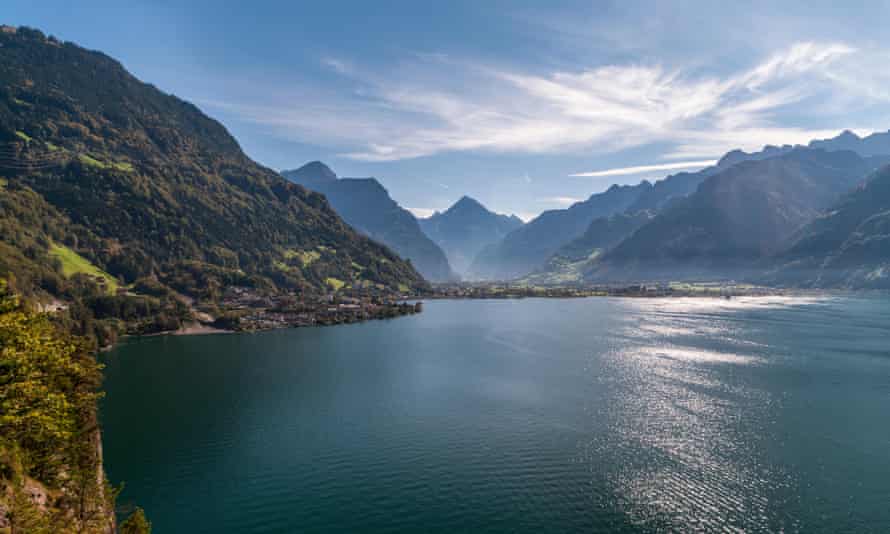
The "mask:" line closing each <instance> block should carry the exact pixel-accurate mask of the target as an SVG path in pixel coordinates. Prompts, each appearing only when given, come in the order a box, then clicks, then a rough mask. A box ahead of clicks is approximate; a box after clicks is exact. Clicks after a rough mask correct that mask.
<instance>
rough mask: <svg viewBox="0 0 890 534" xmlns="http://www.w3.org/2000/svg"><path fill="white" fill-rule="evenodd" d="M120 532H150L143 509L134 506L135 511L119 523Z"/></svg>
mask: <svg viewBox="0 0 890 534" xmlns="http://www.w3.org/2000/svg"><path fill="white" fill-rule="evenodd" d="M120 534H151V523H149V522H148V519H146V518H145V511H143V510H142V508H136V511H135V512H133V513H132V514H130V517H128V518H127V520H126V521H124V522H123V523H121V527H120Z"/></svg>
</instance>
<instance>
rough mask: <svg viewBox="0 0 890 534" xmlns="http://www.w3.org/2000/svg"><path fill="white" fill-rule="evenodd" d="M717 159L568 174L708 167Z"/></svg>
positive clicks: (607, 174)
mask: <svg viewBox="0 0 890 534" xmlns="http://www.w3.org/2000/svg"><path fill="white" fill-rule="evenodd" d="M716 164H717V160H715V159H710V160H700V161H680V162H677V163H657V164H655V165H638V166H635V167H618V168H615V169H606V170H602V171H591V172H579V173H576V174H570V175H569V176H589V177H599V176H627V175H630V174H642V173H645V172H652V171H670V170H680V169H700V168H702V167H709V166H711V165H716Z"/></svg>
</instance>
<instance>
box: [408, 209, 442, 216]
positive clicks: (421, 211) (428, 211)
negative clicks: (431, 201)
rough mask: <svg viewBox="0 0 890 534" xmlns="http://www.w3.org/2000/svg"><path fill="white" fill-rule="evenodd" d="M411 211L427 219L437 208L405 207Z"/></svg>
mask: <svg viewBox="0 0 890 534" xmlns="http://www.w3.org/2000/svg"><path fill="white" fill-rule="evenodd" d="M405 209H406V210H408V211H410V212H411V213H412V214H413V215H414V216H415V217H417V218H419V219H425V218H427V217H429V216H431V215H432V214H433V213H436V210H434V209H433V208H405Z"/></svg>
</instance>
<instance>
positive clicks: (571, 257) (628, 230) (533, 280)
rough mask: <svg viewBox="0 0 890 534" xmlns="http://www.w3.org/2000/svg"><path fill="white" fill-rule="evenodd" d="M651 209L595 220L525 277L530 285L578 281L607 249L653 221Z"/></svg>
mask: <svg viewBox="0 0 890 534" xmlns="http://www.w3.org/2000/svg"><path fill="white" fill-rule="evenodd" d="M652 217H653V215H652V212H649V211H638V212H636V213H633V214H631V213H616V214H615V215H612V216H611V217H600V218H599V219H594V220H593V222H591V223H590V226H588V227H587V231H585V232H584V234H583V235H582V236H581V237H579V238H577V239H575V240H573V241H571V242H569V243H568V244H566V245H563V246H562V247H560V249H559V250H557V251H556V253H555V254H554V255H553V256H551V257H550V259H549V260H547V263H546V264H545V265H544V266H543V267H542V268H541V269H540V270H538V272H536V273H534V274H531V275H529V276H527V277H526V278H525V279H524V280H525V281H526V282H528V283H530V284H536V285H550V284H554V285H556V284H567V283H577V282H581V281H582V280H583V278H584V273H585V272H587V271H588V270H590V268H591V266H592V265H594V264H595V262H596V261H597V258H599V257H600V256H601V255H602V254H604V253H605V252H606V251H608V250H610V249H611V248H612V247H614V246H615V245H617V244H618V243H621V242H622V241H623V240H624V239H626V238H627V237H629V236H630V235H632V234H633V233H634V232H635V231H637V229H639V228H640V227H642V226H643V225H644V224H646V223H647V222H649V221H650V220H652Z"/></svg>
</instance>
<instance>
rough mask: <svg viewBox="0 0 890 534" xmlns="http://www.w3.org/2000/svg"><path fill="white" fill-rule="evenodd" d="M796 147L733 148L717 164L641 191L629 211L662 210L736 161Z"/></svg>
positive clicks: (773, 153) (769, 154) (765, 156)
mask: <svg viewBox="0 0 890 534" xmlns="http://www.w3.org/2000/svg"><path fill="white" fill-rule="evenodd" d="M793 148H794V147H792V146H791V145H784V146H781V147H777V146H772V145H766V146H764V147H763V149H762V150H760V151H759V152H745V151H743V150H732V151H730V152H727V153H726V154H724V155H723V157H722V158H720V160H719V161H718V162H717V165H714V166H711V167H706V168H704V169H701V170H700V171H696V172H681V173H677V174H672V175H670V176H667V177H666V178H664V179H663V180H658V181H657V182H655V183H654V184H652V187H651V188H649V189H646V190H644V191H643V192H642V194H640V198H638V199H637V201H636V202H634V203H633V204H632V205H631V206H630V207H629V208H628V209H627V211H629V212H631V213H636V212H638V211H640V210H652V211H658V210H660V209H662V208H663V207H665V206H666V205H668V204H669V203H671V202H673V201H674V200H677V199H680V198H683V197H686V196H687V195H690V194H692V193H693V192H695V190H696V188H698V186H699V184H701V183H702V182H703V181H705V180H706V179H707V178H709V177H710V176H713V175H715V174H717V173H718V172H720V171H722V170H724V169H727V168H729V167H731V166H733V165H735V164H736V163H741V162H743V161H751V160H762V159H768V158H772V157H775V156H780V155H782V154H785V153H787V152H789V151H791V150H792V149H793Z"/></svg>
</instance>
